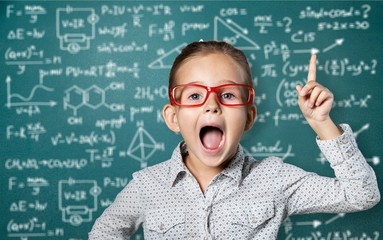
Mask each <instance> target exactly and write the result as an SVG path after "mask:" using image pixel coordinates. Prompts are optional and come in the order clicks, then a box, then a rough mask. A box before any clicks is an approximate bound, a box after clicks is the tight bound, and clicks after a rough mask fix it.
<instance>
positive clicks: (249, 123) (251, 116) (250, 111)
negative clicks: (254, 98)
mask: <svg viewBox="0 0 383 240" xmlns="http://www.w3.org/2000/svg"><path fill="white" fill-rule="evenodd" d="M256 118H257V108H256V106H255V105H251V106H250V107H248V108H247V119H246V126H245V131H248V130H250V129H251V128H252V127H253V125H254V123H255V119H256Z"/></svg>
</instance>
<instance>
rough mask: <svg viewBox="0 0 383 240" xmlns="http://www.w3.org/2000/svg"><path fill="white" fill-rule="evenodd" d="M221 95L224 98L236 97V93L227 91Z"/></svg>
mask: <svg viewBox="0 0 383 240" xmlns="http://www.w3.org/2000/svg"><path fill="white" fill-rule="evenodd" d="M221 97H222V99H226V100H232V99H234V98H235V95H234V94H232V93H230V92H225V93H222V94H221Z"/></svg>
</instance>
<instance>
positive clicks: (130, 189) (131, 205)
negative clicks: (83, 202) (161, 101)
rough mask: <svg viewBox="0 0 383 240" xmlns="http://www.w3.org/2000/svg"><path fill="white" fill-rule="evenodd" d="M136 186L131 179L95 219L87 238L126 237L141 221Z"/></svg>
mask: <svg viewBox="0 0 383 240" xmlns="http://www.w3.org/2000/svg"><path fill="white" fill-rule="evenodd" d="M137 189H138V186H137V183H136V181H135V180H134V179H133V180H132V181H130V182H129V184H128V185H127V186H126V187H125V188H124V189H123V190H122V191H121V192H120V193H119V194H118V195H117V197H116V200H115V201H114V202H113V203H112V205H110V206H109V207H108V208H107V209H105V211H104V212H103V214H102V215H101V216H100V217H99V218H98V219H97V220H96V222H95V224H94V225H93V228H92V231H91V232H90V233H89V239H90V240H92V239H127V238H128V237H129V236H131V235H133V234H134V233H135V232H136V231H137V229H138V228H139V227H140V225H141V223H142V214H141V203H140V197H139V192H138V190H137Z"/></svg>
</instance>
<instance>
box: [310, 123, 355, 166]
mask: <svg viewBox="0 0 383 240" xmlns="http://www.w3.org/2000/svg"><path fill="white" fill-rule="evenodd" d="M339 128H340V129H341V130H342V131H343V133H342V135H340V136H339V137H337V138H335V139H331V140H320V139H319V138H318V137H317V138H316V142H317V144H318V146H319V148H320V150H321V151H322V154H323V155H324V156H325V158H326V159H327V160H328V161H329V162H330V164H331V165H333V166H334V165H338V164H340V163H342V162H343V161H345V160H348V159H351V158H353V157H354V155H355V154H356V153H357V152H358V146H357V144H356V141H355V137H354V134H353V132H352V129H351V127H350V126H349V125H348V124H340V125H339Z"/></svg>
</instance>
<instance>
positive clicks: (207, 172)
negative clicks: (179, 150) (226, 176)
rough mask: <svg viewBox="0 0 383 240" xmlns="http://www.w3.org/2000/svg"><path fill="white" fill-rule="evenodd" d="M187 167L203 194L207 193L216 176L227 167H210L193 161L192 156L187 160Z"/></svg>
mask: <svg viewBox="0 0 383 240" xmlns="http://www.w3.org/2000/svg"><path fill="white" fill-rule="evenodd" d="M185 165H186V167H187V168H188V169H189V171H190V173H191V174H192V175H193V176H194V178H195V179H196V180H197V182H198V184H199V186H200V188H201V190H202V192H205V191H206V189H207V187H208V186H209V184H210V182H211V181H212V180H213V178H214V177H215V176H217V175H218V174H219V173H221V172H222V170H223V169H224V168H225V166H220V167H208V166H205V165H203V164H200V163H199V162H198V161H193V160H192V159H191V158H190V156H187V157H186V158H185Z"/></svg>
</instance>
